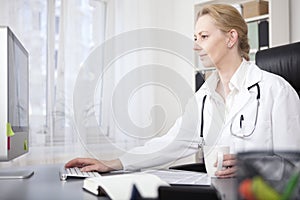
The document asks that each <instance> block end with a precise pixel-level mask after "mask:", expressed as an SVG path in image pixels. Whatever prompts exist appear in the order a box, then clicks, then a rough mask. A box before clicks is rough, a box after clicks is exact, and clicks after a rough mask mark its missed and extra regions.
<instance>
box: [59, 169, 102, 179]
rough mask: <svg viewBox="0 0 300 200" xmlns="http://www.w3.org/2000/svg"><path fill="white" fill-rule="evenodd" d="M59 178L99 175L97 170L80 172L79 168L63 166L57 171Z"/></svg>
mask: <svg viewBox="0 0 300 200" xmlns="http://www.w3.org/2000/svg"><path fill="white" fill-rule="evenodd" d="M59 177H60V180H62V181H64V180H67V178H90V177H101V175H100V174H99V173H98V172H82V171H80V168H78V167H73V168H63V169H61V170H60V171H59Z"/></svg>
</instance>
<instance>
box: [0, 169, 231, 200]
mask: <svg viewBox="0 0 300 200" xmlns="http://www.w3.org/2000/svg"><path fill="white" fill-rule="evenodd" d="M61 166H62V165H57V164H55V165H51V164H50V165H35V166H28V167H23V168H18V169H31V170H34V175H33V176H32V177H30V178H28V179H12V180H0V185H1V187H0V199H5V200H9V199H22V200H40V199H43V200H48V199H49V200H53V199H55V200H65V199H74V200H76V199H78V200H94V199H95V200H96V199H107V198H105V197H97V196H95V195H93V194H91V193H89V192H87V191H84V190H83V189H82V185H83V179H68V180H67V181H60V179H59V169H60V167H61ZM212 183H213V184H214V186H215V187H216V188H217V189H218V190H219V192H220V193H221V195H222V199H235V198H234V180H233V179H223V180H221V179H213V180H212Z"/></svg>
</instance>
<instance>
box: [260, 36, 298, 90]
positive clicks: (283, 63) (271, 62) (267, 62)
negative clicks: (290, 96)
mask: <svg viewBox="0 0 300 200" xmlns="http://www.w3.org/2000/svg"><path fill="white" fill-rule="evenodd" d="M255 62H256V64H257V65H258V66H259V67H260V68H261V69H264V70H266V71H269V72H272V73H275V74H278V75H280V76H282V77H283V78H284V79H285V80H287V81H288V82H289V83H290V84H291V85H292V87H293V88H295V90H296V91H297V93H298V95H299V96H300V79H299V76H300V42H297V43H292V44H287V45H283V46H278V47H273V48H269V49H265V50H261V51H258V52H257V53H256V57H255Z"/></svg>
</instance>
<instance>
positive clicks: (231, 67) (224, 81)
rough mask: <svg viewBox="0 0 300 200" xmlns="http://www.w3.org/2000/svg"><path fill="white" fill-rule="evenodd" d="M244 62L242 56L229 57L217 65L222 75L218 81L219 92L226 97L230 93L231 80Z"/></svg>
mask: <svg viewBox="0 0 300 200" xmlns="http://www.w3.org/2000/svg"><path fill="white" fill-rule="evenodd" d="M241 63H242V59H241V57H235V58H232V57H230V58H229V57H228V59H224V60H223V62H222V63H219V64H218V65H217V69H218V73H219V76H220V82H219V83H218V87H217V92H218V93H219V94H220V95H221V96H222V97H223V98H224V99H225V98H226V96H227V95H228V94H229V92H230V89H229V82H230V80H231V78H232V76H233V74H234V73H235V72H236V70H237V69H238V68H239V66H240V65H241Z"/></svg>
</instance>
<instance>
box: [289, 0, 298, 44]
mask: <svg viewBox="0 0 300 200" xmlns="http://www.w3.org/2000/svg"><path fill="white" fill-rule="evenodd" d="M299 8H300V1H299V0H290V29H291V32H290V38H291V42H299V41H300V22H299V19H300V12H299Z"/></svg>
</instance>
